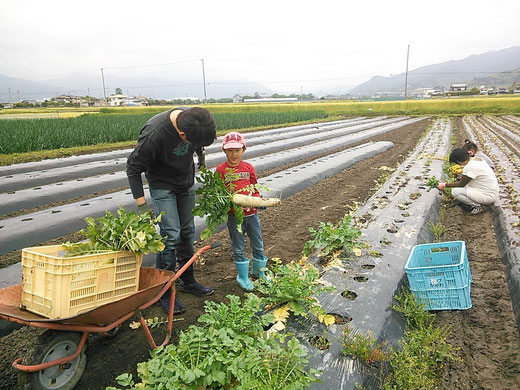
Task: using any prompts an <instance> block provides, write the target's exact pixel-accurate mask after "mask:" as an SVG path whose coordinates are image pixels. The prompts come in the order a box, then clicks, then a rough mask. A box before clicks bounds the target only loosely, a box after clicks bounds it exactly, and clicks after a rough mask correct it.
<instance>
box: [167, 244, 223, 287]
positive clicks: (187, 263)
mask: <svg viewBox="0 0 520 390" xmlns="http://www.w3.org/2000/svg"><path fill="white" fill-rule="evenodd" d="M220 245H222V244H221V243H220V242H218V241H217V242H214V243H213V244H210V245H206V246H203V247H202V248H200V249H199V250H198V251H197V252H195V254H194V255H193V256H191V259H189V260H188V261H187V262H186V264H184V265H183V266H182V267H181V269H179V270H178V271H177V272H176V273H175V275H174V276H173V280H177V279H179V278H180V277H181V275H182V274H183V273H184V271H186V270H187V269H188V268H189V267H190V266H191V265H192V264H193V263H194V262H195V260H197V259H198V258H199V257H200V255H202V254H203V253H204V252H206V251H207V250H208V249H215V248H218V247H219V246H220Z"/></svg>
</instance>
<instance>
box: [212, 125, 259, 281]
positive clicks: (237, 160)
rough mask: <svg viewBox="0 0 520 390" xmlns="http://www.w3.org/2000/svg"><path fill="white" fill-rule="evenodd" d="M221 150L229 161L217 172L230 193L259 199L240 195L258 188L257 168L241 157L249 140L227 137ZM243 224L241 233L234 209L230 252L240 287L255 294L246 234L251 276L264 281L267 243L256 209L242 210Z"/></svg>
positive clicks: (229, 229) (229, 226)
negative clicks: (247, 242)
mask: <svg viewBox="0 0 520 390" xmlns="http://www.w3.org/2000/svg"><path fill="white" fill-rule="evenodd" d="M222 150H223V151H224V153H225V154H226V157H227V161H226V162H223V163H222V164H220V165H219V166H218V167H217V172H218V173H219V174H220V177H221V178H222V179H223V180H224V182H225V183H226V186H227V187H228V189H229V188H230V187H232V191H233V192H238V193H243V194H245V195H252V196H258V197H259V196H260V193H259V192H258V191H255V192H254V193H250V192H249V191H247V190H244V191H242V192H240V190H241V189H243V188H245V187H247V186H249V185H251V184H256V183H257V180H256V171H255V168H254V167H253V166H252V165H251V164H249V163H248V162H245V161H242V156H243V155H244V152H245V150H246V140H245V138H244V136H243V135H242V134H240V133H238V132H231V133H228V134H226V136H225V137H224V140H223V141H222ZM243 211H244V221H243V222H242V232H239V231H238V229H237V220H236V218H235V210H234V209H231V210H230V212H229V214H228V222H227V226H228V231H229V236H230V238H231V249H232V251H233V260H235V266H236V267H237V271H238V275H237V278H236V280H237V283H238V284H239V286H240V287H242V288H243V289H244V290H247V291H251V290H253V283H252V282H251V280H250V279H249V263H250V260H249V259H248V258H247V257H245V239H244V233H246V234H247V236H248V237H249V242H250V245H251V251H252V254H253V264H252V269H251V275H252V276H253V277H256V278H260V277H264V276H265V273H264V272H263V271H261V269H262V268H265V266H266V264H267V260H268V259H267V257H266V256H264V242H263V239H262V229H261V227H260V219H259V218H258V210H257V209H256V208H253V207H249V208H243Z"/></svg>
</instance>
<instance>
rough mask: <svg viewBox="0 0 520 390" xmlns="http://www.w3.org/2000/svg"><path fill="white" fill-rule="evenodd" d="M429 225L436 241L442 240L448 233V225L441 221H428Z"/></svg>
mask: <svg viewBox="0 0 520 390" xmlns="http://www.w3.org/2000/svg"><path fill="white" fill-rule="evenodd" d="M428 226H429V227H430V230H431V232H432V233H433V240H434V242H441V241H442V238H443V237H444V234H445V233H446V227H445V226H444V225H443V224H442V223H441V222H438V223H433V222H432V221H429V222H428Z"/></svg>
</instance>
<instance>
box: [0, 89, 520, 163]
mask: <svg viewBox="0 0 520 390" xmlns="http://www.w3.org/2000/svg"><path fill="white" fill-rule="evenodd" d="M204 107H206V108H207V109H208V110H209V111H210V112H211V113H212V114H213V115H214V117H215V120H216V123H217V130H218V134H223V133H225V132H227V131H229V130H241V131H247V130H250V129H262V128H268V127H276V126H281V125H287V124H295V123H306V122H311V121H324V120H334V119H339V118H341V117H359V116H378V115H385V116H401V115H417V116H425V115H431V116H434V115H468V114H470V115H471V114H496V115H506V114H516V115H520V96H507V97H496V96H494V97H474V98H450V99H431V100H406V101H404V100H402V101H378V102H374V101H369V102H357V101H324V102H301V103H261V104H258V103H257V104H244V103H241V104H211V105H209V104H208V105H205V106H204ZM168 108H169V107H164V106H161V107H114V108H108V107H107V108H97V109H94V108H88V109H80V108H77V109H75V110H74V109H70V108H67V109H56V108H53V109H25V110H1V111H0V165H6V164H12V163H16V162H23V161H34V160H37V159H42V158H53V157H59V156H67V155H71V154H79V153H92V152H94V151H96V149H98V150H99V151H102V150H107V149H108V150H109V149H110V148H122V147H127V148H129V147H132V145H133V144H134V143H135V140H136V139H137V136H138V134H139V130H140V128H141V126H142V125H143V124H144V123H145V122H146V121H147V120H148V119H149V118H150V117H152V116H153V115H155V114H157V113H159V112H162V111H164V110H167V109H168ZM13 114H16V115H18V116H19V115H24V116H25V115H28V116H29V117H30V118H31V119H10V120H1V118H13V117H16V115H13ZM49 114H56V115H57V116H58V118H49ZM78 114H79V115H80V116H77V117H71V116H72V115H78ZM35 118H38V119H35Z"/></svg>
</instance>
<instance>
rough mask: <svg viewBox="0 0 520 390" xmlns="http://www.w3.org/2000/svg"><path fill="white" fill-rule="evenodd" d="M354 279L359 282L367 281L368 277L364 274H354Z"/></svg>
mask: <svg viewBox="0 0 520 390" xmlns="http://www.w3.org/2000/svg"><path fill="white" fill-rule="evenodd" d="M354 280H355V281H356V282H360V283H365V282H368V278H367V277H366V276H354Z"/></svg>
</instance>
